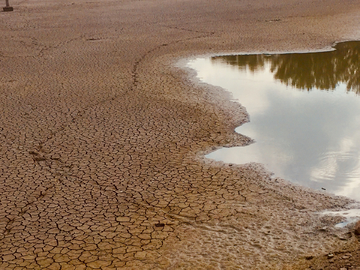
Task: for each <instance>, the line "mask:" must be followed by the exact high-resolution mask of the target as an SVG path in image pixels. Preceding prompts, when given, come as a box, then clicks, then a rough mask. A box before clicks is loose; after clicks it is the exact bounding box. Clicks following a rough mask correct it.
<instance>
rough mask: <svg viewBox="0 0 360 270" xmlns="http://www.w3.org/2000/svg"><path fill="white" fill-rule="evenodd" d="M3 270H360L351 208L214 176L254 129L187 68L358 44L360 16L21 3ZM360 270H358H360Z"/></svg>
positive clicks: (8, 66)
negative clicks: (243, 131)
mask: <svg viewBox="0 0 360 270" xmlns="http://www.w3.org/2000/svg"><path fill="white" fill-rule="evenodd" d="M10 4H11V5H12V6H13V7H14V11H13V12H0V34H1V38H0V110H1V113H0V269H340V268H344V269H360V268H359V267H360V255H359V239H358V237H357V236H355V235H354V234H353V232H352V228H351V227H349V228H344V229H336V228H335V227H334V225H335V224H336V223H337V222H339V221H340V219H341V218H335V217H329V216H323V215H321V214H320V212H321V211H322V210H324V209H340V208H343V207H346V206H347V205H348V204H349V203H350V202H351V201H350V200H349V199H346V198H339V197H333V196H331V195H327V194H322V193H318V192H314V191H311V190H307V189H304V188H302V187H299V186H294V185H291V184H289V183H288V182H286V181H285V180H282V179H274V178H270V174H269V172H266V171H264V169H263V168H262V166H261V165H259V164H247V165H232V164H223V163H217V162H214V161H209V160H206V159H205V158H204V154H205V153H208V152H209V151H211V150H212V149H215V148H218V147H221V146H234V145H245V144H247V143H248V141H249V138H246V137H244V136H242V135H239V134H236V133H235V132H234V128H235V127H236V126H238V125H240V124H241V123H243V122H245V121H247V119H248V115H247V114H246V110H245V108H243V107H241V105H240V104H238V103H234V102H232V101H230V99H229V97H228V96H227V94H226V93H225V92H224V91H223V90H222V89H217V88H215V87H212V86H209V85H205V84H201V83H199V82H198V81H197V79H196V78H195V77H194V76H195V74H194V72H193V71H191V70H189V69H187V68H185V67H184V65H185V63H186V59H190V58H193V57H197V56H199V55H202V56H206V55H210V54H220V53H231V52H262V51H266V52H278V51H298V50H302V51H303V50H310V49H324V48H329V47H330V46H331V45H332V44H333V43H334V42H336V41H344V40H353V39H359V37H360V32H359V29H358V22H359V17H360V2H359V1H358V0H352V1H342V0H326V1H313V0H304V1H295V0H285V1H275V0H269V1H264V0H226V1H224V0H222V1H220V0H191V1H190V0H148V1H146V0H137V1H136V0H132V1H130V0H117V1H114V0H103V1H85V0H77V1H69V0H61V1H60V0H52V1H49V0H46V1H45V0H43V1H41V0H34V1H27V0H24V1H15V0H13V1H12V0H10ZM356 267H358V268H356Z"/></svg>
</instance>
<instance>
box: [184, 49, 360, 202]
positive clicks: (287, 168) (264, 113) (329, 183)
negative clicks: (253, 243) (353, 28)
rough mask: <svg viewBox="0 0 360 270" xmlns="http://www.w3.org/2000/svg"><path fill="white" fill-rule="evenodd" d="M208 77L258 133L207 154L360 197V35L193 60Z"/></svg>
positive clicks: (246, 131) (247, 130)
mask: <svg viewBox="0 0 360 270" xmlns="http://www.w3.org/2000/svg"><path fill="white" fill-rule="evenodd" d="M188 66H189V67H191V68H193V69H195V70H196V71H197V74H198V75H197V76H198V78H200V80H201V81H203V82H206V83H209V84H212V85H216V86H221V87H222V88H224V89H226V90H228V91H230V92H232V94H233V97H234V99H236V100H237V101H238V102H240V103H241V104H242V105H243V106H244V107H246V110H247V112H248V114H249V116H250V122H249V123H246V124H244V125H242V126H240V127H238V128H237V129H236V131H237V132H238V133H241V134H243V135H246V136H248V137H250V138H252V139H254V141H255V142H254V143H252V144H250V145H248V146H244V147H233V148H222V149H220V150H217V151H215V152H213V153H211V154H209V155H208V156H207V157H208V158H212V159H215V160H222V161H224V162H228V163H238V164H244V163H248V162H258V163H262V164H264V166H265V167H266V168H267V169H268V170H269V171H271V172H274V174H275V176H279V177H282V178H284V179H287V180H290V181H292V182H295V183H299V184H301V185H304V186H307V187H310V188H313V189H318V190H320V189H326V190H327V191H328V192H331V193H335V194H337V195H343V196H347V197H350V198H353V199H357V200H359V201H360V159H359V157H360V42H345V43H339V44H337V45H336V46H335V48H334V50H333V51H327V52H316V53H286V54H272V55H270V54H257V55H231V56H218V57H212V58H198V59H195V60H193V61H190V62H189V63H188Z"/></svg>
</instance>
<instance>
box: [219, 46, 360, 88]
mask: <svg viewBox="0 0 360 270" xmlns="http://www.w3.org/2000/svg"><path fill="white" fill-rule="evenodd" d="M212 61H221V62H225V63H228V64H231V65H234V66H237V67H238V68H240V69H242V70H250V71H251V72H256V71H258V70H262V69H264V67H265V65H266V64H270V70H271V72H272V73H273V74H274V78H275V79H276V80H279V81H281V82H282V83H284V84H286V85H290V86H293V87H296V88H298V89H303V90H304V89H306V90H308V91H309V90H311V89H313V88H317V89H321V90H333V89H335V87H336V86H337V85H338V84H339V83H345V84H346V85H347V91H354V92H355V93H356V94H360V42H357V41H352V42H343V43H339V44H337V45H336V46H335V50H334V51H329V52H318V53H289V54H274V55H267V54H261V55H231V56H217V57H213V58H212Z"/></svg>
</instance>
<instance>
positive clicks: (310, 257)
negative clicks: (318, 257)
mask: <svg viewBox="0 0 360 270" xmlns="http://www.w3.org/2000/svg"><path fill="white" fill-rule="evenodd" d="M305 259H307V260H312V259H314V256H312V255H309V256H306V257H305Z"/></svg>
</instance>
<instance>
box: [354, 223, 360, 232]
mask: <svg viewBox="0 0 360 270" xmlns="http://www.w3.org/2000/svg"><path fill="white" fill-rule="evenodd" d="M355 234H356V235H360V220H359V221H358V222H356V225H355Z"/></svg>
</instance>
